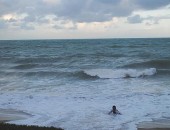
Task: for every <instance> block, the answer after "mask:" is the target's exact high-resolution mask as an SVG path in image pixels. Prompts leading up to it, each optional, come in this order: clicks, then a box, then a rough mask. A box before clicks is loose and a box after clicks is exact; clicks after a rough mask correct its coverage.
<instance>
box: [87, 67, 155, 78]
mask: <svg viewBox="0 0 170 130" xmlns="http://www.w3.org/2000/svg"><path fill="white" fill-rule="evenodd" d="M156 72H157V71H156V68H149V69H143V70H136V69H118V70H112V69H91V70H85V71H84V73H85V74H86V75H89V76H93V77H99V78H102V79H117V78H139V77H145V76H152V75H155V74H156Z"/></svg>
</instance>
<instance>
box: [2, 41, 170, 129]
mask: <svg viewBox="0 0 170 130" xmlns="http://www.w3.org/2000/svg"><path fill="white" fill-rule="evenodd" d="M113 105H115V106H116V107H117V109H118V110H119V112H121V115H112V114H111V115H109V114H108V112H109V111H110V110H111V109H112V106H113ZM0 108H1V109H14V110H18V111H23V112H26V113H29V114H31V115H32V116H30V117H29V118H27V119H24V120H17V121H12V123H15V124H27V125H38V126H54V127H61V128H64V129H65V130H137V124H138V123H140V122H142V121H152V120H155V119H170V38H129V39H126V38H125V39H121V38H120V39H66V40H1V41H0Z"/></svg>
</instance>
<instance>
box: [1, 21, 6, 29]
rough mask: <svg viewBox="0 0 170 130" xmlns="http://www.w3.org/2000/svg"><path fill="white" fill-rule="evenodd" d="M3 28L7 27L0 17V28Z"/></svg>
mask: <svg viewBox="0 0 170 130" xmlns="http://www.w3.org/2000/svg"><path fill="white" fill-rule="evenodd" d="M4 28H7V24H6V22H5V21H4V20H1V19H0V29H4Z"/></svg>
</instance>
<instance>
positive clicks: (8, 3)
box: [0, 0, 170, 24]
mask: <svg viewBox="0 0 170 130" xmlns="http://www.w3.org/2000/svg"><path fill="white" fill-rule="evenodd" d="M168 4H170V0H61V2H60V3H59V4H53V5H51V4H46V3H45V2H43V0H33V1H30V0H0V16H2V15H4V14H8V13H16V14H21V13H25V14H27V15H28V16H27V17H25V18H24V19H23V20H22V22H25V24H27V23H30V22H32V23H33V22H34V23H38V24H40V23H43V22H44V23H45V22H46V23H48V20H47V19H45V16H47V15H55V16H56V17H57V18H58V19H59V20H60V19H62V20H63V19H64V20H71V21H73V22H102V21H108V20H111V19H112V18H113V17H127V16H129V15H131V13H132V12H133V11H135V10H139V9H143V10H149V9H157V8H159V7H163V6H166V5H168ZM128 21H129V22H131V23H137V22H141V19H140V18H139V16H135V17H129V18H128Z"/></svg>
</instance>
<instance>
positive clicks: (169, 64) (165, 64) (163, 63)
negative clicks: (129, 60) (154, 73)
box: [123, 60, 170, 69]
mask: <svg viewBox="0 0 170 130" xmlns="http://www.w3.org/2000/svg"><path fill="white" fill-rule="evenodd" d="M123 67H127V68H150V67H154V68H157V69H170V60H151V61H146V62H141V63H134V64H129V65H125V66H123Z"/></svg>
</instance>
